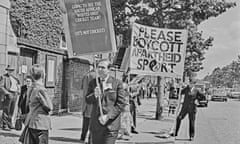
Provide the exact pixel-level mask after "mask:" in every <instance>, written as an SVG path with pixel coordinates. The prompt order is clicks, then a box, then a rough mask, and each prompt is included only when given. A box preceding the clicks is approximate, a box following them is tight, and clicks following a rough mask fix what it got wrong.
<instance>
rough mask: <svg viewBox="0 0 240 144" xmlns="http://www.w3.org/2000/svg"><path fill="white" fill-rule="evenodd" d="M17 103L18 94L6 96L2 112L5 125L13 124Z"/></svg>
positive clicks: (10, 125)
mask: <svg viewBox="0 0 240 144" xmlns="http://www.w3.org/2000/svg"><path fill="white" fill-rule="evenodd" d="M15 103H16V94H10V95H7V96H5V98H4V101H3V113H2V124H3V127H7V126H8V127H11V128H12V127H13V126H12V115H13V112H14V108H15Z"/></svg>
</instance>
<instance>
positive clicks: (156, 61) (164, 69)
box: [130, 23, 187, 77]
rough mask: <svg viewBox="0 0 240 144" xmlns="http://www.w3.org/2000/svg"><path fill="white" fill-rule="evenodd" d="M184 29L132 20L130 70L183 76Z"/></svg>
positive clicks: (185, 43)
mask: <svg viewBox="0 0 240 144" xmlns="http://www.w3.org/2000/svg"><path fill="white" fill-rule="evenodd" d="M186 45H187V31H186V30H182V29H163V28H156V27H149V26H144V25H140V24H137V23H134V24H133V28H132V39H131V54H130V69H131V73H134V74H141V75H158V76H168V77H171V76H172V77H176V76H182V75H183V71H184V61H185V54H186Z"/></svg>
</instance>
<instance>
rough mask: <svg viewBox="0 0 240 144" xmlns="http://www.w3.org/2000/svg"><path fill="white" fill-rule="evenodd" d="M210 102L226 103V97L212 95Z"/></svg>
mask: <svg viewBox="0 0 240 144" xmlns="http://www.w3.org/2000/svg"><path fill="white" fill-rule="evenodd" d="M211 101H224V102H227V96H224V95H212V97H211Z"/></svg>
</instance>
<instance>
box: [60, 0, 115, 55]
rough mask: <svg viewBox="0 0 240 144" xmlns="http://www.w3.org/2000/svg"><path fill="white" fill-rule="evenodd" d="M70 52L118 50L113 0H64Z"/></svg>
mask: <svg viewBox="0 0 240 144" xmlns="http://www.w3.org/2000/svg"><path fill="white" fill-rule="evenodd" d="M62 2H63V4H62V5H61V7H64V8H62V9H65V10H66V11H65V14H64V16H63V17H64V30H65V34H66V41H67V47H68V49H69V53H70V55H71V54H72V55H73V56H76V55H77V56H79V55H86V54H96V53H105V52H115V51H116V41H115V34H114V29H113V21H112V13H111V5H110V0H104V1H102V0H62Z"/></svg>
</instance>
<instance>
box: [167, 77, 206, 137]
mask: <svg viewBox="0 0 240 144" xmlns="http://www.w3.org/2000/svg"><path fill="white" fill-rule="evenodd" d="M195 83H196V82H195V81H194V80H191V81H190V84H189V85H188V86H186V87H185V88H183V89H182V91H181V95H184V100H183V104H182V107H181V110H180V113H179V114H178V116H177V119H176V125H175V126H176V129H175V131H174V133H172V134H171V136H177V135H178V130H179V128H180V125H181V121H182V119H184V118H185V116H186V115H187V114H188V117H189V137H190V141H192V140H193V139H194V135H195V118H196V113H197V108H196V107H197V105H198V100H199V97H200V96H201V95H202V93H201V92H200V91H199V90H198V89H197V88H195Z"/></svg>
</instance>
